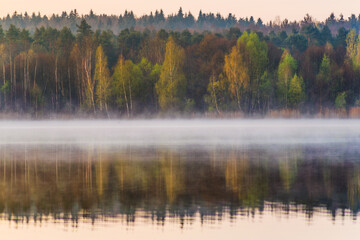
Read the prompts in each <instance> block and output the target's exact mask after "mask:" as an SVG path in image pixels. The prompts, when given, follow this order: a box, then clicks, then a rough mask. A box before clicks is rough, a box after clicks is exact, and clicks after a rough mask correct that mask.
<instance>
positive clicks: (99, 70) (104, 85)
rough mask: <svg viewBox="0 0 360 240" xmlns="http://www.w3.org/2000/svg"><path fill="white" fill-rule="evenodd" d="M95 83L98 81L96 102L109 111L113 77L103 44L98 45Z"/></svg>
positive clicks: (100, 107)
mask: <svg viewBox="0 0 360 240" xmlns="http://www.w3.org/2000/svg"><path fill="white" fill-rule="evenodd" d="M95 61H96V63H95V75H94V78H95V83H96V103H97V105H98V107H99V109H100V111H103V109H104V108H105V110H106V112H107V113H108V102H109V97H110V94H111V88H110V87H111V78H110V72H109V67H108V60H107V57H106V55H105V53H104V50H103V48H102V46H101V45H100V46H98V48H97V50H96V57H95Z"/></svg>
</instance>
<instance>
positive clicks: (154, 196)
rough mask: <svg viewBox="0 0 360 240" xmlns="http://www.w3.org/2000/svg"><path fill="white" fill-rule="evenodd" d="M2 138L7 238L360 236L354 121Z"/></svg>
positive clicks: (131, 128)
mask: <svg viewBox="0 0 360 240" xmlns="http://www.w3.org/2000/svg"><path fill="white" fill-rule="evenodd" d="M0 133H1V134H0V213H1V214H0V219H1V221H0V229H1V231H2V232H3V233H4V234H5V235H7V234H8V235H9V236H10V235H11V236H12V237H13V239H24V237H25V238H28V239H29V238H30V239H33V238H36V239H49V236H51V239H64V238H68V239H79V238H85V237H86V238H87V239H98V238H99V237H101V236H102V237H104V236H107V238H108V239H119V238H120V237H125V238H126V239H139V238H148V239H149V238H150V239H169V238H170V239H174V238H178V239H184V238H187V239H188V238H190V239H201V238H209V239H218V238H220V237H224V236H226V237H227V238H231V239H232V238H238V237H243V238H244V239H264V238H265V237H270V238H275V237H276V238H278V239H289V238H290V239H297V238H298V239H304V238H315V237H317V236H318V237H317V238H320V237H321V238H323V237H324V236H326V237H327V238H328V239H338V238H339V237H341V238H346V236H355V235H354V234H359V233H360V230H359V229H360V228H359V221H358V212H359V210H360V158H359V157H360V121H357V120H221V121H219V120H211V121H204V120H172V121H164V120H163V121H161V120H149V121H147V120H141V121H140V120H138V121H63V122H60V121H37V122H27V121H14V122H1V123H0ZM295 233H296V234H295Z"/></svg>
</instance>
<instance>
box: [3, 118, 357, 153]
mask: <svg viewBox="0 0 360 240" xmlns="http://www.w3.org/2000/svg"><path fill="white" fill-rule="evenodd" d="M0 132H1V134H0V144H79V145H82V144H111V145H118V146H124V145H140V146H151V145H162V146H164V145H169V146H192V145H197V146H199V147H200V146H203V147H204V146H209V145H223V146H226V145H251V144H265V145H268V144H278V145H289V144H330V143H338V144H343V143H351V144H352V145H354V144H355V145H356V144H360V121H359V120H131V121H126V120H120V121H115V120H108V121H106V120H105V121H96V120H93V121H80V120H79V121H4V122H1V123H0Z"/></svg>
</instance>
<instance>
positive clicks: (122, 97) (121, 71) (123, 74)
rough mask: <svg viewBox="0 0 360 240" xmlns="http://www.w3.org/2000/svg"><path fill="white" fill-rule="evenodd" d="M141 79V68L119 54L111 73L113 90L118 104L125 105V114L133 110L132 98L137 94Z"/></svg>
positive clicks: (129, 113) (129, 114)
mask: <svg viewBox="0 0 360 240" xmlns="http://www.w3.org/2000/svg"><path fill="white" fill-rule="evenodd" d="M142 79H143V76H142V72H141V69H140V68H139V67H138V66H137V65H135V64H134V63H133V62H132V61H131V60H125V59H124V57H123V56H120V58H119V60H118V63H117V65H116V66H115V70H114V74H113V91H114V94H115V96H116V100H117V103H118V104H119V106H123V105H125V106H126V113H127V116H128V117H130V116H132V114H133V111H134V98H135V97H138V96H139V88H140V86H141V80H142Z"/></svg>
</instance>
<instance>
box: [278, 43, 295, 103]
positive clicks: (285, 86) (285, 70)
mask: <svg viewBox="0 0 360 240" xmlns="http://www.w3.org/2000/svg"><path fill="white" fill-rule="evenodd" d="M296 69H297V62H296V60H295V59H294V58H293V57H292V56H291V54H290V52H289V51H288V50H285V51H284V52H283V54H282V56H281V60H280V64H279V68H278V82H277V95H278V99H279V102H280V104H281V105H282V106H285V108H287V107H288V92H289V87H290V81H291V79H293V76H294V74H295V71H296Z"/></svg>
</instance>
